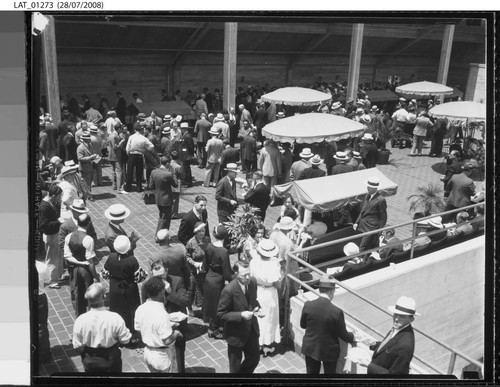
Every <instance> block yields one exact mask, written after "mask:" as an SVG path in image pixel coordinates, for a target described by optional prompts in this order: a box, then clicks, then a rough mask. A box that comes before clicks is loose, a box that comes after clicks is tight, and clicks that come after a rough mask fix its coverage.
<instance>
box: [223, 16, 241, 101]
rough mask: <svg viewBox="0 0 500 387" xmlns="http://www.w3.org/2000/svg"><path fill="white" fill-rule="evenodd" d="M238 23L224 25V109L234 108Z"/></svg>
mask: <svg viewBox="0 0 500 387" xmlns="http://www.w3.org/2000/svg"><path fill="white" fill-rule="evenodd" d="M237 49H238V23H224V76H223V87H224V91H223V93H224V101H223V104H224V108H225V109H227V110H228V111H229V108H230V107H231V106H233V107H234V108H236V106H234V101H235V98H236V58H237V56H238V51H237Z"/></svg>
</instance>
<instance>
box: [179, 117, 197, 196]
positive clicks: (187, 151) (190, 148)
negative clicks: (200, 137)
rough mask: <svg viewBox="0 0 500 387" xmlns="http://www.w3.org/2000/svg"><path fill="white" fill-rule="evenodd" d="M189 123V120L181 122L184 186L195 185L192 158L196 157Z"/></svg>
mask: <svg viewBox="0 0 500 387" xmlns="http://www.w3.org/2000/svg"><path fill="white" fill-rule="evenodd" d="M189 129H190V128H189V124H188V123H187V122H182V123H181V133H182V139H181V153H180V155H181V167H182V172H183V173H182V175H183V176H184V181H183V183H184V186H186V187H192V186H193V175H192V174H191V160H192V159H193V157H194V141H193V136H191V133H189Z"/></svg>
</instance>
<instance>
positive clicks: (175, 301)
mask: <svg viewBox="0 0 500 387" xmlns="http://www.w3.org/2000/svg"><path fill="white" fill-rule="evenodd" d="M167 282H168V283H169V284H170V291H169V292H168V295H167V297H166V299H165V309H166V310H167V312H168V313H169V314H170V313H174V312H182V313H185V312H186V307H187V306H188V305H189V292H188V290H187V289H186V286H185V284H184V280H183V279H182V277H179V276H175V275H170V274H168V275H167ZM175 329H177V330H178V331H179V332H180V333H182V336H179V338H178V339H177V340H176V341H175V357H176V361H177V372H178V373H180V374H183V373H185V372H186V368H185V360H184V359H185V356H184V355H185V352H186V330H187V319H184V320H182V321H180V322H179V325H178V326H177V327H176V328H175Z"/></svg>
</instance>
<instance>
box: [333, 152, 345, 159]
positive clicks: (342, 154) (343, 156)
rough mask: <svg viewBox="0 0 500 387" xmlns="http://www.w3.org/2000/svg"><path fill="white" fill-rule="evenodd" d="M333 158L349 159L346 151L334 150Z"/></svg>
mask: <svg viewBox="0 0 500 387" xmlns="http://www.w3.org/2000/svg"><path fill="white" fill-rule="evenodd" d="M333 158H335V159H337V160H348V159H349V157H347V153H346V152H336V153H335V155H334V156H333Z"/></svg>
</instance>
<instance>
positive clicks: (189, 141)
mask: <svg viewBox="0 0 500 387" xmlns="http://www.w3.org/2000/svg"><path fill="white" fill-rule="evenodd" d="M181 148H182V149H185V151H184V150H183V151H182V152H181V156H182V159H183V160H190V159H191V158H192V157H193V155H194V141H193V136H191V133H189V132H188V131H187V130H186V132H185V133H184V134H183V135H182V145H181Z"/></svg>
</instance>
